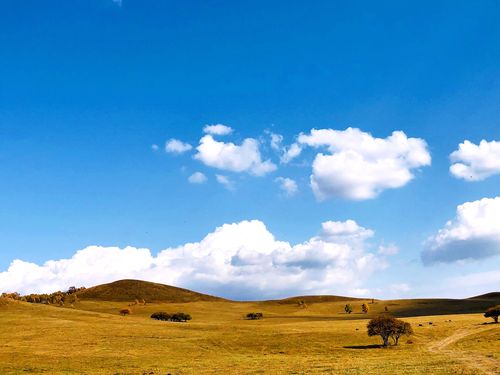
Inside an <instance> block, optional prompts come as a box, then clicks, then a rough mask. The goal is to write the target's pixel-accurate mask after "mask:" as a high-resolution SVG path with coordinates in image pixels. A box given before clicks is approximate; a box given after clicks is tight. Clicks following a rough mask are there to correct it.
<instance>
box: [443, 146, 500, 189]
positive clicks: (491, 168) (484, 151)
mask: <svg viewBox="0 0 500 375" xmlns="http://www.w3.org/2000/svg"><path fill="white" fill-rule="evenodd" d="M450 160H451V161H452V162H453V164H452V165H451V166H450V173H451V174H452V175H453V176H455V177H456V178H462V179H464V180H466V181H482V180H484V179H486V178H488V177H490V176H493V175H495V174H498V173H500V142H496V141H491V142H487V141H486V140H484V139H483V140H482V141H481V142H480V143H479V145H476V144H474V143H472V142H469V141H464V142H463V143H460V145H459V146H458V150H456V151H453V152H452V153H451V154H450Z"/></svg>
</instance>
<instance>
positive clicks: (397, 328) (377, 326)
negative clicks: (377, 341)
mask: <svg viewBox="0 0 500 375" xmlns="http://www.w3.org/2000/svg"><path fill="white" fill-rule="evenodd" d="M366 327H367V329H368V336H380V337H382V341H383V343H384V346H389V338H390V337H392V339H393V340H394V344H395V345H397V344H398V341H399V338H400V337H401V336H402V335H411V334H412V333H413V329H412V328H411V325H410V323H407V322H405V321H402V320H399V319H396V318H393V317H392V316H387V315H380V316H377V317H376V318H373V319H372V320H370V322H369V323H368V325H367V326H366Z"/></svg>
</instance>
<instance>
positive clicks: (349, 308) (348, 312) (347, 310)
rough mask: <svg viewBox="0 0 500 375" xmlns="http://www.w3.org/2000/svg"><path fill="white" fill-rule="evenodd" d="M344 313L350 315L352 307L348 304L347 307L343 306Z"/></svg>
mask: <svg viewBox="0 0 500 375" xmlns="http://www.w3.org/2000/svg"><path fill="white" fill-rule="evenodd" d="M344 311H345V313H346V314H350V313H352V306H351V304H350V303H348V304H347V305H345V307H344Z"/></svg>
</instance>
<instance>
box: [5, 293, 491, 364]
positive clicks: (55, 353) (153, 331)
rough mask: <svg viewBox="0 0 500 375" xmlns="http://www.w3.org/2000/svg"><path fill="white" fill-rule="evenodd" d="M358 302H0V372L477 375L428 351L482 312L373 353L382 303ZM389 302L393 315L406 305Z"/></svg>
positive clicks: (472, 347) (464, 346)
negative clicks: (251, 315) (372, 321)
mask: <svg viewBox="0 0 500 375" xmlns="http://www.w3.org/2000/svg"><path fill="white" fill-rule="evenodd" d="M362 302H363V301H355V302H351V303H352V304H353V306H354V307H355V313H353V314H351V315H348V314H345V313H344V312H343V306H344V304H345V302H326V303H313V304H309V305H308V307H307V308H306V309H302V308H300V307H299V306H298V305H294V304H279V303H275V302H192V303H181V304H166V303H162V304H146V306H142V305H137V306H133V307H132V310H133V314H132V315H131V316H126V317H122V316H119V315H118V310H119V309H120V308H123V307H125V306H126V304H125V305H124V303H123V302H98V301H82V302H80V303H78V304H77V305H76V309H70V308H58V307H51V306H43V305H32V304H27V303H22V302H10V303H8V304H4V305H1V304H0V305H1V306H0V373H1V374H18V373H30V372H31V373H47V374H84V373H85V374H143V373H146V374H150V373H151V374H168V373H170V374H379V373H380V374H381V373H384V374H457V373H462V374H474V373H478V372H477V370H476V369H474V368H473V367H468V365H467V364H466V363H464V362H463V360H462V359H455V358H454V356H453V355H450V354H449V353H447V352H444V351H439V350H437V351H429V345H430V344H431V343H433V342H436V341H438V340H441V339H442V338H444V337H447V336H449V335H452V334H453V333H454V332H455V331H456V330H458V329H464V328H467V327H476V326H478V325H480V324H481V323H483V322H484V321H486V320H485V319H484V318H483V317H482V315H481V314H462V315H440V316H425V317H412V318H406V319H405V320H408V321H410V322H411V323H412V324H413V326H414V329H415V336H414V337H412V338H411V341H412V342H413V343H412V344H408V343H406V342H407V339H402V344H401V345H400V346H399V347H392V348H389V349H379V348H376V347H371V346H373V345H377V344H379V342H380V340H379V339H378V338H373V337H372V338H370V337H368V336H367V335H366V323H367V318H370V317H371V316H374V315H375V314H377V313H379V312H380V311H382V310H383V308H384V306H385V305H386V304H387V303H389V302H382V301H377V303H375V304H373V305H372V304H370V307H371V312H370V313H369V314H368V316H367V315H364V314H361V313H359V310H360V305H361V303H362ZM365 302H366V301H365ZM393 303H396V302H393ZM397 303H398V305H394V304H393V305H392V306H391V307H390V309H392V310H393V312H397V311H409V310H410V309H411V306H412V302H411V301H398V302H397ZM358 305H359V306H358ZM414 306H415V308H416V309H417V310H418V309H420V307H419V306H420V305H418V303H416V304H415V303H414ZM398 309H399V310H398ZM154 311H167V312H176V311H183V312H186V313H189V314H191V315H192V316H193V321H192V322H189V323H171V322H159V321H154V320H152V319H150V318H149V315H150V314H151V313H152V312H154ZM251 311H258V312H263V313H264V319H263V320H261V321H247V320H244V319H243V316H244V315H245V314H246V313H247V312H251ZM449 320H451V322H449ZM430 321H431V322H433V325H429V324H428V322H430ZM418 324H422V325H423V326H422V327H419V326H418ZM491 326H492V325H491ZM499 331H500V325H498V327H495V328H493V329H492V330H491V331H484V332H480V333H479V336H478V337H479V339H480V340H481V341H480V345H478V343H477V341H475V340H477V339H476V338H475V336H474V337H473V336H470V337H466V338H464V339H463V340H460V341H458V342H456V343H453V344H452V345H450V346H452V347H453V348H454V349H455V350H460V351H461V352H462V353H469V352H470V353H473V354H474V355H481V356H484V357H487V356H488V355H489V354H490V352H492V350H490V349H489V348H490V345H498V340H497V338H498V334H499V333H500V332H499ZM490 359H491V358H490ZM493 360H495V361H496V360H497V359H495V358H493Z"/></svg>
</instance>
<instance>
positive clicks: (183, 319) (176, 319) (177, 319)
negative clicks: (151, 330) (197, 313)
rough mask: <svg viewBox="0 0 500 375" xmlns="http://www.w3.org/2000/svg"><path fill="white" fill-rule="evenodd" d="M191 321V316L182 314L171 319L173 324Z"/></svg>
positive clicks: (177, 314)
mask: <svg viewBox="0 0 500 375" xmlns="http://www.w3.org/2000/svg"><path fill="white" fill-rule="evenodd" d="M191 319H192V318H191V315H189V314H185V313H182V312H178V313H175V314H172V316H171V317H170V320H171V321H172V322H187V321H188V320H191Z"/></svg>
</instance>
